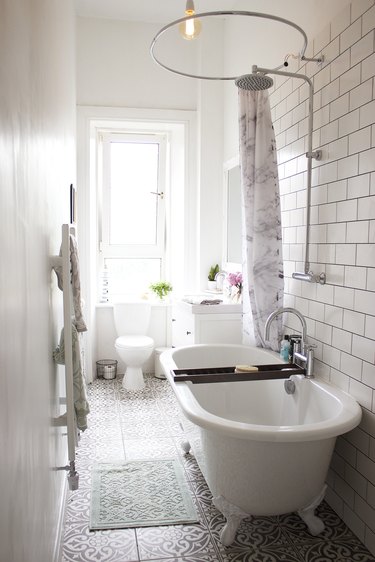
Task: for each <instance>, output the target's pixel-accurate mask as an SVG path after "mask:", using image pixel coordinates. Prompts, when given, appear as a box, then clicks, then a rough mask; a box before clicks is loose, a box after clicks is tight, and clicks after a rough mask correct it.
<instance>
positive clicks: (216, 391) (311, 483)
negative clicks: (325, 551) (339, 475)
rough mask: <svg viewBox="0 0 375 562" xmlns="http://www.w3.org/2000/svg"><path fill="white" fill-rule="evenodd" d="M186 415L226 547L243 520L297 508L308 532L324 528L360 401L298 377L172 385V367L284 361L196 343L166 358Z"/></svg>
mask: <svg viewBox="0 0 375 562" xmlns="http://www.w3.org/2000/svg"><path fill="white" fill-rule="evenodd" d="M160 361H161V364H162V366H163V368H164V371H165V374H166V376H167V378H168V380H169V382H170V384H171V385H172V387H173V390H174V392H175V394H176V397H177V399H178V402H179V405H180V407H181V409H182V412H183V413H184V419H185V421H184V422H183V425H184V430H185V433H186V437H187V441H185V442H184V443H182V446H183V449H184V450H185V452H188V451H189V450H190V447H191V448H192V450H193V452H194V454H195V456H196V459H197V462H198V464H199V466H200V468H201V470H202V473H203V475H204V477H205V479H206V481H207V484H208V486H209V488H210V490H211V493H212V495H213V502H214V504H215V506H216V507H217V508H218V509H219V510H220V511H221V512H222V513H223V515H224V516H225V518H226V524H225V526H224V528H223V530H222V532H221V541H222V543H223V544H224V545H229V544H231V543H232V542H233V540H234V538H235V535H236V532H237V528H238V526H239V525H240V523H241V519H243V518H245V517H248V516H249V515H279V514H282V513H289V512H292V511H297V512H298V514H299V515H300V517H301V518H302V519H303V520H304V521H305V523H306V525H307V527H308V529H309V531H310V532H311V533H312V534H313V535H316V534H318V533H320V532H321V531H322V530H323V529H324V524H323V522H322V521H321V520H320V519H319V518H318V517H317V516H316V515H315V513H314V511H315V508H316V507H317V506H318V505H319V503H320V502H321V501H322V499H323V497H324V493H325V480H326V476H327V471H328V468H329V464H330V461H331V456H332V452H333V448H334V445H335V440H336V437H337V436H338V435H341V434H343V433H346V432H347V431H350V430H351V429H353V428H354V427H356V426H357V425H358V423H359V422H360V419H361V409H360V407H359V405H358V404H357V402H356V401H355V400H354V399H353V398H352V397H351V396H349V395H347V394H346V393H344V392H342V391H340V390H339V389H337V388H335V387H333V386H330V385H329V384H326V383H324V382H322V381H320V380H318V379H307V378H305V377H304V376H303V375H293V376H292V380H293V382H294V385H295V391H294V393H292V394H288V393H287V392H286V390H285V389H284V380H264V381H234V382H216V383H202V384H194V383H192V382H191V381H185V382H182V381H178V382H175V381H174V377H173V374H172V373H171V371H172V370H174V369H199V368H210V367H224V366H225V367H229V366H234V365H239V364H242V365H243V364H246V365H265V364H275V363H279V362H280V359H279V358H278V356H277V355H276V354H274V353H272V352H270V351H267V350H263V349H259V348H254V347H247V346H242V345H221V344H220V345H193V346H187V347H181V348H176V349H172V350H170V351H166V352H164V353H163V354H162V355H161V356H160Z"/></svg>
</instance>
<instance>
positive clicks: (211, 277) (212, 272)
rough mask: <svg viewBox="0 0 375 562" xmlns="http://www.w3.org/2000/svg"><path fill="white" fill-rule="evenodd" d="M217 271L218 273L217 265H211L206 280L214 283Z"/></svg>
mask: <svg viewBox="0 0 375 562" xmlns="http://www.w3.org/2000/svg"><path fill="white" fill-rule="evenodd" d="M219 271H220V268H219V264H216V265H212V266H211V267H210V271H209V273H208V280H209V281H215V277H216V275H217V274H218V273H219Z"/></svg>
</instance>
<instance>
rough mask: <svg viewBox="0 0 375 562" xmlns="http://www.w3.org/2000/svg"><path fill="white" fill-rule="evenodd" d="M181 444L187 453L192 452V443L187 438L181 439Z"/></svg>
mask: <svg viewBox="0 0 375 562" xmlns="http://www.w3.org/2000/svg"><path fill="white" fill-rule="evenodd" d="M180 445H181V449H182V450H183V452H184V453H185V454H186V455H187V454H188V453H190V449H191V445H190V443H189V441H187V440H185V441H181V442H180Z"/></svg>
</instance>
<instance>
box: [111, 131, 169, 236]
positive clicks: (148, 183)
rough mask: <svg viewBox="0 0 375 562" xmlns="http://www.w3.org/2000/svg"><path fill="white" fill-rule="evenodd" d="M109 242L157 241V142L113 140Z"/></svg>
mask: <svg viewBox="0 0 375 562" xmlns="http://www.w3.org/2000/svg"><path fill="white" fill-rule="evenodd" d="M110 147H111V148H110V150H111V185H110V194H111V195H110V198H111V200H110V236H109V242H110V244H156V234H157V205H158V197H157V195H153V194H151V193H150V192H151V191H155V192H156V191H157V190H158V156H159V145H158V144H157V143H147V144H146V143H133V142H111V144H110Z"/></svg>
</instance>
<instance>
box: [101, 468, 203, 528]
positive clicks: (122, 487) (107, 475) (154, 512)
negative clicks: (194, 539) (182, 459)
mask: <svg viewBox="0 0 375 562" xmlns="http://www.w3.org/2000/svg"><path fill="white" fill-rule="evenodd" d="M197 522H198V517H197V512H196V509H195V507H194V504H193V501H192V499H191V496H190V492H189V488H188V484H187V482H186V479H185V476H184V472H183V469H182V468H181V466H180V465H179V463H178V461H177V460H174V459H163V460H155V459H153V460H139V461H128V462H125V463H121V464H109V463H100V464H98V465H96V466H95V468H94V469H93V470H92V489H91V509H90V530H92V531H93V530H98V529H124V528H127V527H153V526H158V525H179V524H182V523H197Z"/></svg>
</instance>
